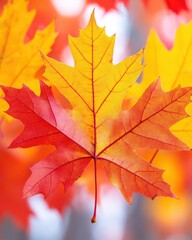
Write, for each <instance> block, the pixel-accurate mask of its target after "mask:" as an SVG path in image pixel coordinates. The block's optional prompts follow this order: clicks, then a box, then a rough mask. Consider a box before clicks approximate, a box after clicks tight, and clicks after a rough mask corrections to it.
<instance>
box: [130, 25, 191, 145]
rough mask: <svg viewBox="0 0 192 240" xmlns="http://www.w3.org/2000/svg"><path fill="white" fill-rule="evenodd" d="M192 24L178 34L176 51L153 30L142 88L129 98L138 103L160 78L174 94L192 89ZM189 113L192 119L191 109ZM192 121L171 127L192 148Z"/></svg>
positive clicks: (148, 44) (139, 87)
mask: <svg viewBox="0 0 192 240" xmlns="http://www.w3.org/2000/svg"><path fill="white" fill-rule="evenodd" d="M191 40H192V22H190V23H189V24H188V25H184V24H181V25H180V27H179V28H178V30H177V32H176V37H175V41H174V45H173V47H172V49H170V50H167V49H166V47H165V46H164V44H163V43H162V42H161V41H160V39H159V37H158V35H157V33H156V32H155V31H154V30H152V31H151V32H150V34H149V37H148V40H147V45H146V48H145V53H144V62H145V68H144V71H143V78H142V81H141V83H140V84H135V85H134V86H133V88H132V89H130V91H129V93H128V95H127V96H129V97H130V96H131V97H132V99H135V100H136V99H138V98H139V96H141V95H142V93H143V91H144V90H145V89H146V88H147V87H148V86H149V85H150V84H151V83H152V82H153V81H154V80H155V79H157V78H158V77H160V78H161V83H162V88H163V90H165V91H170V90H172V89H174V88H175V87H177V86H179V85H180V86H182V87H189V86H192V84H191V78H192V69H191V63H192V41H191ZM187 112H188V114H189V115H190V116H192V109H191V107H190V106H188V108H187ZM191 124H192V118H191V117H188V118H185V119H183V120H182V121H179V122H178V123H176V124H175V125H174V126H172V127H171V131H172V132H173V133H174V135H175V136H177V137H178V138H179V139H181V140H182V141H184V142H185V143H186V144H187V145H188V146H189V147H190V148H191V147H192V140H191V139H192V138H191V136H192V128H191Z"/></svg>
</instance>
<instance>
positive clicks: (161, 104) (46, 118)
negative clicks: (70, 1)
mask: <svg viewBox="0 0 192 240" xmlns="http://www.w3.org/2000/svg"><path fill="white" fill-rule="evenodd" d="M89 2H92V1H89ZM99 2H100V1H98V3H99ZM104 2H105V1H104ZM114 2H115V1H114ZM122 2H124V1H122ZM143 2H144V3H145V4H146V5H147V4H149V3H148V1H143ZM166 4H167V6H168V7H169V8H170V9H172V10H173V11H175V12H176V13H179V12H180V11H181V10H183V9H184V10H187V7H186V5H185V1H180V2H178V4H177V6H175V5H173V3H172V1H166ZM110 7H111V6H110ZM110 7H109V6H107V5H105V8H106V9H109V8H110ZM112 7H114V6H112ZM54 14H55V13H53V15H54ZM34 17H35V11H34V10H30V11H29V10H27V1H24V0H18V1H17V0H13V1H11V2H9V3H7V4H6V5H5V6H4V10H3V12H2V15H1V17H0V35H1V36H3V37H2V38H1V39H0V82H1V92H0V96H1V98H3V100H2V99H1V102H0V104H1V105H0V106H1V112H0V114H1V119H2V123H1V140H2V142H1V145H0V154H1V160H0V166H1V170H0V171H1V173H0V178H1V182H7V183H6V187H5V185H4V184H2V185H1V188H2V195H3V197H2V198H1V201H0V214H1V215H4V212H9V213H10V214H11V215H12V216H13V217H14V218H16V219H17V220H19V221H20V223H22V224H23V225H25V226H26V225H27V219H28V216H29V215H30V214H32V213H31V210H30V209H29V207H28V204H27V201H26V199H23V198H22V189H23V188H24V190H23V192H24V193H23V196H24V198H27V197H31V196H33V195H36V194H39V193H40V194H43V195H44V197H45V198H46V199H47V198H48V200H47V201H48V202H49V197H50V196H51V197H53V196H54V194H55V196H57V195H56V194H58V195H59V196H62V195H64V194H65V192H66V191H67V190H68V189H69V188H70V187H72V185H73V184H74V183H75V182H76V181H77V180H78V179H79V178H81V177H82V175H83V174H84V171H85V169H86V168H87V167H89V165H90V163H92V164H93V166H94V169H93V172H91V173H90V175H91V176H92V178H93V179H94V211H93V217H92V220H91V221H92V222H96V212H97V202H98V195H99V187H100V186H99V184H98V183H99V180H98V174H99V173H98V171H103V172H104V173H105V175H106V176H107V177H108V179H109V181H110V182H111V184H113V185H114V186H116V187H118V188H119V189H120V191H121V193H122V194H123V196H124V197H125V199H126V200H127V202H128V203H131V202H132V196H133V194H134V193H136V192H137V193H140V194H143V195H145V196H146V197H149V198H151V199H154V198H156V197H157V196H169V197H175V195H174V194H173V193H172V191H171V190H170V186H169V183H168V182H166V181H165V180H164V179H163V170H162V167H161V164H158V167H159V168H157V167H155V166H154V164H153V160H154V158H155V155H156V154H157V153H158V151H160V150H166V151H186V152H187V153H189V152H190V148H191V146H192V143H191V136H192V134H191V128H190V125H191V117H190V115H191V111H192V110H191V105H190V102H191V95H192V87H191V76H192V74H191V71H189V68H190V67H189V66H190V63H191V35H189V31H190V32H191V28H192V26H191V23H190V24H189V25H188V26H184V25H181V27H180V28H179V29H178V31H177V34H176V38H175V44H174V47H173V48H172V49H171V50H170V51H168V50H167V49H166V48H165V46H164V45H163V43H162V42H161V41H160V40H159V38H158V35H157V34H156V32H155V30H152V31H151V32H150V34H149V37H148V41H147V44H146V47H145V48H144V49H141V50H140V51H139V52H137V53H136V54H134V55H132V56H129V57H127V58H126V59H124V60H122V61H121V62H119V63H117V64H114V63H113V50H114V44H115V36H114V35H113V36H110V37H109V36H107V35H106V33H105V28H101V27H99V26H98V25H97V22H96V20H95V12H94V11H93V12H92V14H91V16H90V20H89V22H88V24H87V26H86V27H85V28H84V29H83V30H80V34H79V36H78V37H71V36H70V37H69V39H68V40H69V41H68V44H69V47H70V51H71V53H72V56H73V59H74V66H69V65H67V64H64V63H62V62H61V61H58V60H56V59H54V58H52V57H50V56H47V54H48V53H49V52H50V51H51V47H52V46H53V44H54V42H55V39H56V36H57V33H55V30H54V22H52V23H50V24H49V25H48V26H46V27H45V28H44V29H43V30H37V31H35V34H34V36H31V34H29V32H28V31H29V29H30V26H31V24H32V21H33V19H34ZM23 19H25V21H23ZM31 31H32V32H34V29H32V30H31ZM181 44H182V48H181V47H180V46H181ZM57 47H61V44H60V43H58V45H56V48H57ZM53 53H54V51H53ZM53 53H52V55H54V54H53ZM55 56H57V57H58V55H57V54H55ZM143 62H144V64H143ZM172 66H174V67H172ZM141 73H142V77H141V76H140V74H141ZM139 77H140V78H141V81H140V82H139V81H138V78H139ZM39 80H40V81H39ZM58 92H59V94H60V96H61V97H62V101H63V102H65V103H66V104H63V102H62V101H61V98H59V97H58V95H57V93H58ZM69 106H70V107H69ZM186 109H187V110H186ZM10 116H11V117H10ZM18 120H20V122H22V125H18V126H19V127H17V128H18V129H19V130H17V131H16V133H15V134H14V137H15V139H13V138H12V139H10V136H9V133H8V130H7V127H5V126H9V124H13V125H14V124H16V125H17V124H18ZM3 122H4V123H3ZM22 126H23V127H22ZM16 135H17V136H16ZM8 142H9V144H10V146H9V149H8V148H7V147H8ZM10 142H11V143H10ZM42 145H48V146H52V147H50V149H49V150H47V151H45V152H44V153H42V151H43V150H42V149H43V148H42ZM34 146H35V147H36V148H35V150H34V152H32V154H31V156H30V158H28V159H27V154H26V157H25V158H26V159H25V161H24V160H23V157H21V156H20V155H18V154H14V150H13V149H11V148H29V147H34ZM41 148H42V149H41ZM148 150H150V151H151V150H152V151H154V152H155V155H154V156H153V157H154V158H151V159H147V158H145V156H144V155H143V154H141V152H142V151H146V152H147V151H148ZM37 152H38V153H39V155H38V157H37ZM39 156H42V158H39ZM5 159H9V163H7V162H6V161H5ZM32 165H33V166H32ZM10 166H11V167H10ZM29 166H32V167H31V168H30V169H31V175H30V177H29ZM14 168H17V169H19V172H18V171H16V172H13V170H12V169H14ZM27 178H28V179H27ZM61 185H62V186H63V189H62V191H60V190H59V191H58V189H60V188H61ZM17 190H18V191H17ZM73 194H75V192H74V193H71V194H70V197H69V199H68V200H67V201H66V204H68V203H69V202H70V198H73ZM13 195H14V198H15V199H16V200H17V201H18V203H17V205H18V206H19V205H23V206H24V211H23V210H22V211H18V210H19V209H16V208H15V207H13V206H14V204H16V203H15V200H14V204H13V203H12V202H11V201H9V203H8V202H6V199H9V200H11V199H13ZM50 199H51V198H50ZM53 199H54V197H53ZM53 202H54V200H53ZM55 202H56V200H55ZM64 204H65V203H64ZM51 205H55V204H51ZM56 206H57V207H58V208H60V209H61V208H62V207H61V206H60V203H59V202H58V204H56ZM21 213H22V214H21Z"/></svg>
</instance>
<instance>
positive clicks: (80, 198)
mask: <svg viewBox="0 0 192 240" xmlns="http://www.w3.org/2000/svg"><path fill="white" fill-rule="evenodd" d="M93 203H94V199H93V196H90V195H89V194H88V193H87V192H86V190H85V188H81V190H80V191H79V192H77V195H76V196H75V197H74V199H73V201H72V203H71V206H70V207H69V208H68V209H67V210H66V211H65V213H64V215H63V216H62V215H60V214H59V213H58V211H57V210H54V209H49V208H48V206H47V204H46V203H45V201H44V200H43V197H42V196H41V195H37V196H34V197H31V198H29V205H30V207H31V209H32V210H33V211H34V212H35V213H36V215H35V216H32V217H31V218H30V240H41V239H46V240H65V239H66V240H69V239H70V237H69V236H73V238H74V239H73V240H76V239H78V235H79V237H80V236H81V237H82V236H84V237H87V236H89V240H100V239H105V240H117V239H118V240H119V239H123V234H124V223H125V221H126V218H127V216H128V213H129V211H127V210H128V209H129V208H130V209H131V207H130V206H129V205H128V204H127V203H126V201H125V200H124V198H123V196H122V195H121V193H120V192H119V190H117V189H115V188H111V187H109V186H103V187H102V188H101V202H100V203H99V204H98V207H97V222H96V223H95V224H92V223H91V221H90V220H91V217H92V214H93ZM71 229H74V230H73V231H71ZM81 231H83V232H84V233H82V235H81ZM71 232H72V233H71ZM90 237H91V238H90ZM79 239H81V238H79Z"/></svg>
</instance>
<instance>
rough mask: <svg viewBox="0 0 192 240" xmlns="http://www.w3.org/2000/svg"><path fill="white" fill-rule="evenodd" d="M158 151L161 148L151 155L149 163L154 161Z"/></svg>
mask: <svg viewBox="0 0 192 240" xmlns="http://www.w3.org/2000/svg"><path fill="white" fill-rule="evenodd" d="M158 152H159V150H158V149H156V150H155V152H154V153H153V156H152V157H151V159H150V161H149V163H152V162H153V161H154V159H155V157H156V156H157V153H158Z"/></svg>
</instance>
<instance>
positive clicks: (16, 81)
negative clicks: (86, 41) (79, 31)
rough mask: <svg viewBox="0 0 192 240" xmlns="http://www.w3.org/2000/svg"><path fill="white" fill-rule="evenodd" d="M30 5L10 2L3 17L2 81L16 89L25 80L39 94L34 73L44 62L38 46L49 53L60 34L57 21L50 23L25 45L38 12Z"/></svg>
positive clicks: (23, 1) (0, 31) (0, 30)
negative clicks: (56, 28)
mask: <svg viewBox="0 0 192 240" xmlns="http://www.w3.org/2000/svg"><path fill="white" fill-rule="evenodd" d="M27 5H28V1H26V0H13V1H10V2H8V3H7V5H5V7H4V10H3V13H2V15H1V17H0V36H1V38H0V82H1V84H2V85H5V86H13V87H16V88H17V87H21V86H22V84H23V83H24V84H26V85H28V86H29V87H30V88H31V89H32V90H33V91H34V92H36V93H38V92H39V83H38V81H37V78H36V77H35V74H36V72H37V71H38V70H39V69H40V67H41V66H42V65H43V62H42V59H41V56H40V54H39V49H41V50H42V51H44V52H45V53H48V52H49V51H50V49H51V46H52V44H53V43H54V40H55V37H56V35H57V34H56V33H55V32H54V23H51V24H50V25H49V26H47V27H46V28H45V29H44V30H42V31H39V30H38V31H37V32H36V34H35V36H34V38H33V39H32V40H31V41H29V42H28V43H26V44H25V43H24V39H25V35H26V33H27V31H28V29H29V27H30V25H31V23H32V21H33V19H34V17H35V11H34V10H33V11H28V10H27ZM0 97H2V91H1V92H0ZM0 104H1V107H0V108H1V110H2V109H3V110H4V109H5V105H4V104H5V103H4V102H3V101H1V102H0Z"/></svg>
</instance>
